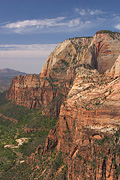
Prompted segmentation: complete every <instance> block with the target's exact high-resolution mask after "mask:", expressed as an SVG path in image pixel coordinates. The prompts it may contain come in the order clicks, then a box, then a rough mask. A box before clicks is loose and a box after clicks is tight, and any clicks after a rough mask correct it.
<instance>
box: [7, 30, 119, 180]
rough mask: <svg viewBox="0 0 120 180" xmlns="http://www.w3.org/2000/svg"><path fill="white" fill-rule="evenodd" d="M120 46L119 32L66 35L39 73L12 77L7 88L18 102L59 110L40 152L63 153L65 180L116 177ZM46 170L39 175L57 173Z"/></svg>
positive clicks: (48, 110)
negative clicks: (65, 169)
mask: <svg viewBox="0 0 120 180" xmlns="http://www.w3.org/2000/svg"><path fill="white" fill-rule="evenodd" d="M119 49H120V34H119V33H112V32H106V31H98V32H97V33H96V34H95V36H94V37H93V38H91V37H89V38H87V37H84V38H73V39H68V40H66V41H64V42H63V43H60V44H58V46H57V47H56V49H55V50H54V51H53V52H52V53H51V54H50V56H49V57H48V58H47V60H46V63H45V65H44V66H43V69H42V72H41V74H40V75H26V76H18V77H15V78H14V79H13V81H12V83H11V86H10V88H9V91H8V93H7V98H8V99H9V100H15V102H16V103H17V104H20V105H24V106H27V107H30V108H32V107H34V108H41V109H42V111H43V114H46V115H48V114H50V115H59V121H58V123H57V125H56V128H55V129H52V130H51V131H50V133H49V135H48V138H47V140H46V143H45V147H44V150H42V152H41V153H42V154H47V153H49V152H50V153H52V152H53V151H57V152H62V155H61V156H60V157H62V158H64V163H63V164H62V166H61V169H62V168H63V169H64V167H65V164H66V165H67V169H68V170H67V174H66V176H65V177H66V178H67V179H69V180H72V179H73V180H76V179H78V180H82V179H97V180H101V179H107V180H108V179H109V180H112V179H116V180H118V179H119V178H120V154H119V152H120V140H119V135H120V133H116V132H117V130H118V129H119V127H120V77H119V76H120V62H119V61H120V56H119V55H120V51H119ZM108 69H109V70H108ZM118 132H119V130H118ZM31 159H32V160H28V163H31V162H30V161H33V159H34V158H33V157H31ZM33 162H34V161H33ZM48 170H49V173H48ZM59 171H61V170H60V169H59ZM51 172H52V167H51V164H49V167H48V168H45V169H44V170H43V172H41V175H40V177H41V178H42V177H43V179H52V178H53V177H56V176H57V175H56V174H59V172H57V173H56V172H52V173H51ZM46 174H47V176H46Z"/></svg>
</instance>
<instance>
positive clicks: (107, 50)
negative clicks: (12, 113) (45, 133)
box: [7, 31, 120, 115]
mask: <svg viewBox="0 0 120 180" xmlns="http://www.w3.org/2000/svg"><path fill="white" fill-rule="evenodd" d="M119 48H120V35H119V34H118V33H112V32H109V33H105V32H104V31H98V32H97V33H96V34H95V36H94V37H93V38H92V37H83V38H73V39H68V40H65V41H64V42H63V43H59V44H58V46H57V47H56V48H55V50H54V51H53V52H52V53H51V54H50V55H49V57H48V58H47V60H46V62H45V65H44V66H43V68H42V72H41V74H40V75H26V76H18V77H15V78H14V79H13V80H12V83H11V85H10V88H9V91H8V93H7V98H8V99H9V100H15V102H16V104H19V105H23V106H27V107H29V108H42V109H44V112H43V113H44V114H51V115H58V114H59V111H60V106H61V102H62V101H63V100H64V99H65V97H66V96H67V94H68V92H69V91H70V89H71V87H72V83H73V81H74V79H75V77H76V72H77V71H78V67H81V66H87V67H88V66H89V65H90V67H92V68H95V69H97V70H98V71H99V72H100V73H104V72H105V71H106V70H107V69H110V68H111V67H112V66H113V64H114V63H115V61H116V59H117V58H118V56H119V50H118V49H119ZM117 64H118V63H117Z"/></svg>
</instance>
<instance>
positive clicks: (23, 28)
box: [2, 17, 88, 34]
mask: <svg viewBox="0 0 120 180" xmlns="http://www.w3.org/2000/svg"><path fill="white" fill-rule="evenodd" d="M86 24H88V20H84V21H82V20H80V18H78V17H76V18H71V19H69V18H65V17H57V18H55V19H43V20H40V19H39V20H38V19H34V20H24V21H18V22H14V23H8V24H6V25H4V26H2V28H3V29H4V30H5V31H4V32H6V33H11V32H13V33H17V34H26V33H55V32H66V31H67V32H68V31H73V30H74V31H75V30H76V28H77V29H81V28H83V26H84V27H85V25H86ZM74 27H75V28H74Z"/></svg>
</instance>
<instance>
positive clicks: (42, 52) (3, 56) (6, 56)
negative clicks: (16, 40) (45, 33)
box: [0, 44, 56, 73]
mask: <svg viewBox="0 0 120 180" xmlns="http://www.w3.org/2000/svg"><path fill="white" fill-rule="evenodd" d="M55 47H56V44H32V45H9V44H8V45H0V69H2V68H6V67H8V68H12V69H13V68H14V69H17V70H20V71H21V70H22V71H24V72H27V73H40V72H41V69H42V66H43V65H44V63H45V60H46V59H47V57H48V55H49V54H50V53H51V52H52V51H53V50H54V48H55ZM31 70H32V71H31Z"/></svg>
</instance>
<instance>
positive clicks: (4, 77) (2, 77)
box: [0, 68, 26, 91]
mask: <svg viewBox="0 0 120 180" xmlns="http://www.w3.org/2000/svg"><path fill="white" fill-rule="evenodd" d="M19 74H21V75H26V73H24V72H20V71H17V70H14V69H9V68H5V69H0V91H3V90H7V89H8V88H9V85H10V82H11V80H12V79H13V77H14V76H18V75H19Z"/></svg>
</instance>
